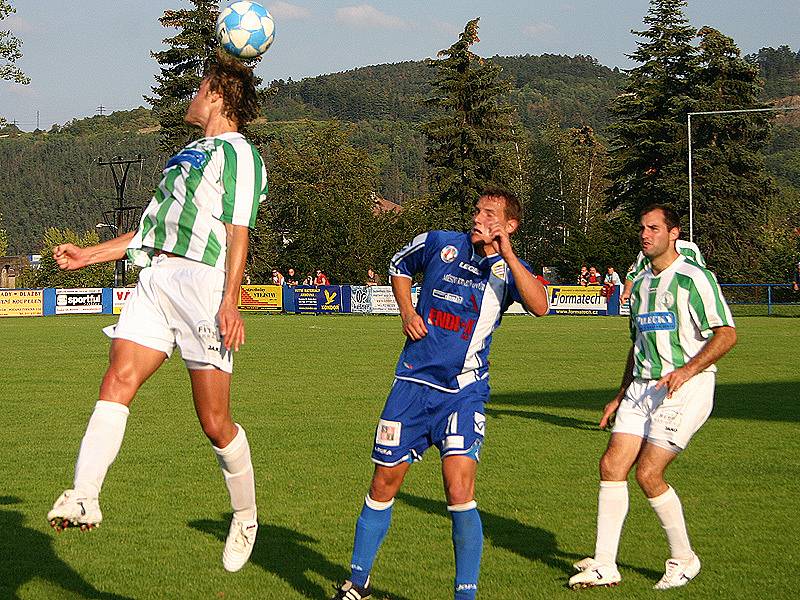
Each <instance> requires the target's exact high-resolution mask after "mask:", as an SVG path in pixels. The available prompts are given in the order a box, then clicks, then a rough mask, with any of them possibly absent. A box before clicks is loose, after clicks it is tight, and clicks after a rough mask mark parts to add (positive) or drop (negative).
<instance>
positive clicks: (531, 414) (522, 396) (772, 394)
mask: <svg viewBox="0 0 800 600" xmlns="http://www.w3.org/2000/svg"><path fill="white" fill-rule="evenodd" d="M798 389H800V381H797V382H793V381H778V382H775V381H773V382H764V383H747V384H732V383H725V384H722V385H717V390H716V394H715V396H714V412H713V414H712V417H718V418H722V419H746V420H750V421H783V422H798V421H800V402H796V401H795V400H796V398H797V393H798ZM616 391H617V390H613V389H601V390H597V389H596V390H571V391H554V392H537V391H526V392H514V393H501V394H492V396H491V401H490V402H489V404H488V405H487V412H489V414H493V413H492V412H491V411H497V412H498V414H499V415H503V414H514V416H520V417H526V418H531V419H539V420H542V421H545V422H546V423H551V424H553V425H559V426H562V427H576V428H578V429H591V428H592V427H589V426H588V425H589V424H590V423H591V421H583V420H578V419H571V418H569V417H561V416H557V415H551V414H547V413H544V412H541V411H534V410H525V411H520V412H519V413H518V414H517V413H513V411H509V410H507V409H500V408H495V406H497V405H501V404H502V405H506V406H514V407H518V408H522V407H526V408H529V409H543V408H560V409H571V408H579V409H584V410H593V411H595V412H596V413H597V420H598V421H599V420H600V414H601V413H602V411H603V406H605V404H606V403H607V402H608V401H610V400H611V398H613V397H614V394H615V393H616Z"/></svg>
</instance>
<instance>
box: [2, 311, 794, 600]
mask: <svg viewBox="0 0 800 600" xmlns="http://www.w3.org/2000/svg"><path fill="white" fill-rule="evenodd" d="M113 320H114V318H113V317H100V316H98V317H91V316H75V317H58V318H54V317H48V318H41V319H3V320H2V321H0V327H2V332H3V341H4V344H3V353H2V356H3V365H4V369H3V375H2V379H0V390H2V392H1V393H0V402H2V405H1V408H2V410H0V431H1V432H2V440H3V444H2V447H3V449H2V451H0V473H1V475H0V481H2V489H1V490H0V598H22V599H33V598H37V599H38V598H58V599H61V598H107V599H123V598H137V599H138V598H142V599H146V598H209V599H219V598H224V599H239V598H263V599H267V600H270V599H278V598H281V599H284V598H285V599H293V598H327V597H329V596H330V594H331V593H332V587H331V585H332V583H333V582H335V581H338V580H341V579H343V578H345V577H346V576H347V574H348V570H347V569H346V566H347V565H348V563H349V559H350V550H351V544H352V535H353V527H354V523H355V519H356V517H357V515H358V512H359V510H360V507H361V503H362V500H363V496H364V493H365V492H366V488H367V484H368V481H369V477H370V475H371V471H372V466H371V463H370V461H369V454H370V450H371V441H372V436H373V428H374V425H375V422H376V419H377V416H378V412H379V410H380V408H381V406H382V403H383V401H384V399H385V395H386V392H387V391H388V388H389V386H390V384H391V373H392V369H393V366H394V361H395V359H396V356H397V352H398V351H399V348H400V346H401V343H402V339H401V336H400V335H399V326H398V322H397V320H396V319H395V318H390V317H292V316H281V317H277V316H276V317H267V316H253V317H248V318H247V326H248V328H249V329H248V342H247V344H246V346H245V347H244V349H243V351H242V352H240V353H239V355H238V356H237V358H236V360H237V374H236V377H235V379H234V416H235V418H236V419H237V420H238V421H240V422H241V423H242V424H243V425H244V426H245V427H246V429H247V432H248V437H249V438H250V442H251V446H252V451H253V460H254V465H255V469H256V477H257V485H258V496H259V503H260V515H259V516H260V521H261V523H262V525H261V529H260V531H259V537H258V542H257V544H256V548H255V551H254V554H253V558H252V563H251V564H249V565H247V566H246V567H245V568H244V569H243V570H242V571H240V572H239V573H236V574H228V573H225V572H224V570H223V569H222V565H221V560H220V556H221V552H222V540H223V538H224V536H225V534H226V533H227V527H228V521H229V517H230V513H229V505H228V499H227V494H226V492H225V489H224V485H223V481H222V476H221V474H220V472H219V469H218V467H217V465H216V461H215V459H214V456H213V453H212V451H211V448H210V447H209V444H208V443H207V441H206V440H205V438H204V436H203V435H202V433H201V431H200V428H199V426H198V424H197V422H196V418H195V416H194V412H193V408H192V405H191V399H190V393H189V384H188V378H187V376H186V373H185V371H184V369H183V366H182V363H181V361H180V360H179V359H178V358H177V357H175V358H173V360H171V361H170V362H169V363H167V364H166V365H165V366H164V367H163V368H162V369H161V371H160V372H158V373H157V374H156V375H155V376H154V377H153V378H152V379H151V380H150V381H149V382H148V383H147V384H146V385H145V386H144V387H143V388H142V390H141V391H140V393H139V396H138V397H137V399H136V401H135V403H134V405H133V407H132V413H131V417H130V419H129V421H128V430H127V435H126V439H125V443H124V444H123V447H122V451H121V453H120V456H119V458H118V459H117V462H116V463H115V464H114V466H113V467H112V469H111V471H110V473H109V475H108V478H107V479H106V485H105V489H104V493H103V496H102V506H103V510H104V514H105V521H104V523H103V525H102V527H101V528H100V529H99V530H97V531H94V532H91V533H84V534H81V533H79V532H77V531H67V532H65V533H63V534H61V535H56V534H55V533H54V532H52V530H51V529H50V528H49V526H48V525H47V523H46V520H45V514H46V512H47V511H48V509H49V508H50V505H51V504H52V502H53V500H54V499H55V498H56V496H57V495H58V494H59V493H60V492H61V491H62V490H63V489H64V488H66V487H68V486H69V485H70V484H71V480H72V468H73V465H74V459H75V455H76V452H77V448H78V444H79V442H80V439H81V436H82V434H83V431H84V428H85V426H86V421H87V419H88V417H89V415H90V413H91V410H92V407H93V404H94V401H95V400H96V399H97V397H96V394H97V388H98V385H99V381H100V377H101V375H102V373H103V371H104V369H105V365H106V353H107V350H108V342H107V341H106V340H105V339H104V336H103V335H102V334H101V332H100V327H101V326H104V325H107V324H109V323H111V322H113ZM738 327H739V339H740V342H739V345H738V346H737V347H736V348H735V349H734V350H733V352H732V354H731V355H730V356H729V357H726V358H725V359H724V360H723V361H722V364H721V368H720V373H719V378H718V387H717V401H716V408H715V410H714V415H713V416H712V418H711V420H710V421H709V422H708V423H707V424H706V425H705V427H704V428H703V429H702V430H701V431H700V432H699V433H698V435H697V436H696V437H695V439H694V440H693V442H692V444H690V446H689V448H688V449H687V451H686V452H685V454H684V455H683V456H681V457H680V458H679V459H678V460H677V462H676V463H675V465H674V466H673V467H671V471H670V473H669V475H670V477H669V479H670V481H671V483H673V485H674V486H675V488H676V489H677V491H678V493H679V494H680V495H681V498H682V500H683V503H684V510H685V512H686V515H687V518H688V523H689V532H690V535H691V536H692V539H693V543H694V545H695V548H696V550H697V551H698V553H699V555H700V556H701V558H702V559H703V571H702V572H701V574H700V576H699V577H698V578H697V580H696V581H694V582H693V583H692V584H691V585H689V586H688V587H687V588H684V589H682V590H674V591H672V592H660V593H659V592H654V591H652V590H651V586H652V584H653V583H654V582H655V581H656V580H657V579H658V577H659V576H660V574H661V572H662V570H663V561H664V559H665V558H666V557H667V547H666V542H665V540H664V537H663V533H662V531H661V528H660V526H659V524H658V521H657V520H656V517H655V515H654V514H653V513H652V511H651V509H650V508H649V506H648V505H647V503H646V501H645V500H644V498H643V497H642V495H641V493H640V492H639V491H638V488H637V487H636V484H635V482H633V481H632V483H631V488H630V489H631V510H630V513H629V517H628V521H627V523H626V528H625V531H624V534H623V539H622V544H621V549H620V557H619V558H620V569H621V571H622V575H623V583H622V586H621V587H620V588H616V589H609V590H589V591H584V592H573V591H571V590H568V589H566V587H565V582H566V579H567V577H568V574H569V572H570V564H571V562H572V561H573V560H574V559H578V558H582V557H583V556H585V555H586V554H588V553H590V552H591V551H592V550H593V547H594V521H595V510H596V502H597V475H596V471H597V459H598V458H599V456H600V453H601V452H602V450H603V448H604V447H605V444H606V443H607V440H608V434H607V433H605V432H602V431H600V430H598V429H597V428H596V426H595V423H596V421H597V419H598V417H599V410H600V407H601V406H602V405H603V404H604V403H605V402H606V401H607V400H608V399H609V398H610V396H611V394H612V392H613V390H614V389H615V387H616V386H617V385H618V382H619V379H620V375H621V367H622V361H623V360H624V357H625V354H626V351H627V343H628V342H627V333H626V331H627V323H626V321H625V320H624V319H615V318H590V317H547V318H543V319H538V320H537V319H532V318H526V317H516V318H508V319H507V320H506V321H505V322H504V324H503V327H502V328H501V329H500V330H499V331H498V332H497V334H496V336H495V341H494V347H493V350H492V392H493V396H492V402H491V404H490V405H489V406H488V408H487V417H488V419H487V421H488V422H487V444H486V447H485V450H484V452H483V455H482V463H481V468H480V472H479V479H478V495H477V498H478V502H479V508H480V510H481V513H482V517H483V523H484V530H485V538H486V542H485V546H484V548H485V550H484V557H483V566H482V572H481V591H480V597H481V598H484V599H494V600H515V599H528V598H530V599H539V598H541V599H549V598H575V597H576V596H575V595H576V594H578V595H582V596H583V595H586V596H591V597H592V598H612V597H615V598H626V599H627V598H655V597H663V594H666V595H668V596H670V597H672V598H678V597H680V598H684V597H689V598H702V599H704V598H709V599H711V598H713V599H715V600H716V599H720V598H748V599H760V598H792V597H795V595H796V591H795V585H794V583H795V582H794V578H793V577H794V576H793V572H794V570H795V569H796V567H797V564H798V562H800V552H799V551H798V548H800V544H799V543H798V539H800V531H798V529H800V528H799V527H798V522H800V520H798V518H797V512H798V505H799V504H798V497H800V435H799V434H800V429H799V428H798V421H800V402H799V400H800V372H799V371H800V358H798V340H800V320H797V319H774V318H773V319H768V318H758V317H742V318H740V319H739V320H738ZM373 574H374V584H375V587H376V589H377V590H378V592H377V593H376V594H375V597H376V598H392V599H394V600H421V599H430V598H434V599H443V600H447V599H448V598H452V592H451V585H452V584H451V581H452V576H453V559H452V548H451V542H450V521H449V518H448V517H447V514H446V510H445V504H444V502H443V496H442V492H441V484H440V475H439V459H438V456H437V455H436V453H430V452H429V453H428V454H427V455H426V457H425V460H424V461H423V462H422V463H420V464H418V465H415V466H414V467H413V469H412V471H411V473H410V474H409V477H408V479H407V482H406V486H405V487H404V489H403V492H402V493H401V495H400V496H399V498H398V502H397V504H396V506H395V511H394V522H393V526H392V529H391V531H390V533H389V536H388V537H387V539H386V542H385V543H384V546H383V548H382V549H381V552H380V554H379V556H378V560H377V562H376V566H375V569H374V571H373Z"/></svg>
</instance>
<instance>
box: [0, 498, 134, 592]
mask: <svg viewBox="0 0 800 600" xmlns="http://www.w3.org/2000/svg"><path fill="white" fill-rule="evenodd" d="M21 502H22V500H20V499H19V498H16V497H14V496H0V506H8V505H13V504H20V503H21ZM24 521H25V517H24V515H23V514H22V513H21V512H19V511H16V510H6V509H2V508H0V531H1V532H2V535H0V598H13V599H17V598H19V594H18V591H19V589H20V588H21V587H23V586H24V585H25V584H27V583H28V582H29V581H31V580H33V579H41V580H44V581H47V582H49V583H52V584H53V585H54V586H57V587H58V588H60V589H62V590H64V591H65V592H70V593H72V594H75V595H77V596H80V597H81V598H102V599H103V600H131V599H129V598H127V597H125V596H119V595H117V594H109V593H105V592H101V591H99V590H97V589H96V588H95V587H94V586H92V585H91V584H90V583H89V582H88V581H86V580H85V579H84V578H83V577H82V576H81V575H80V573H78V572H77V571H75V569H73V568H72V567H71V566H70V565H68V564H67V563H65V562H64V561H63V560H61V559H60V558H59V557H58V555H57V554H56V552H55V550H54V549H53V538H52V537H51V536H49V535H47V534H44V533H42V532H41V531H36V530H35V529H31V528H30V527H25V525H24ZM65 535H69V534H65Z"/></svg>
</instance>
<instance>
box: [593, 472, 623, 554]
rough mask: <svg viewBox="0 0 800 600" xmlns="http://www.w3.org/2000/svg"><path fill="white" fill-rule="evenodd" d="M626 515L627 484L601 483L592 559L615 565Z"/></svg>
mask: <svg viewBox="0 0 800 600" xmlns="http://www.w3.org/2000/svg"><path fill="white" fill-rule="evenodd" d="M627 514H628V482H627V481H601V482H600V492H599V493H598V495H597V542H596V544H595V547H594V559H595V560H596V561H598V562H601V563H603V564H609V565H615V564H617V549H618V548H619V538H620V536H621V535H622V525H623V524H624V523H625V517H626V516H627Z"/></svg>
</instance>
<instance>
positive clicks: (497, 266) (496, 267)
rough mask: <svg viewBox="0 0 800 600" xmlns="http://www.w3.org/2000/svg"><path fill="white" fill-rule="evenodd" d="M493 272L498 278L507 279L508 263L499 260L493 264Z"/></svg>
mask: <svg viewBox="0 0 800 600" xmlns="http://www.w3.org/2000/svg"><path fill="white" fill-rule="evenodd" d="M492 274H493V275H494V276H495V277H497V278H498V279H502V280H503V281H505V280H506V263H504V262H503V261H502V260H499V261H497V262H496V263H494V264H493V265H492Z"/></svg>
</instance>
